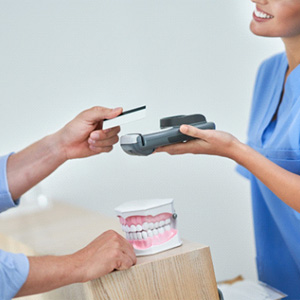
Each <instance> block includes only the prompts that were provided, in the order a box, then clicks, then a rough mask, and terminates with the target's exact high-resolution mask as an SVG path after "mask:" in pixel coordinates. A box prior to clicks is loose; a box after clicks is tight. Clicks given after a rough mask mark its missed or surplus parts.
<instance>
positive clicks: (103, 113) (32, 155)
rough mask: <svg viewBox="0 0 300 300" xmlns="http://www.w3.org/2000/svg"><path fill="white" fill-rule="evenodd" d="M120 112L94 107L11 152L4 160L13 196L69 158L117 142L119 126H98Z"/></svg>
mask: <svg viewBox="0 0 300 300" xmlns="http://www.w3.org/2000/svg"><path fill="white" fill-rule="evenodd" d="M121 112H122V108H116V109H114V110H113V109H109V108H104V107H99V106H97V107H93V108H91V109H88V110H86V111H83V112H82V113H80V114H79V115H78V116H77V117H76V118H74V119H73V120H72V121H71V122H69V123H68V124H67V125H65V126H64V127H63V128H62V129H61V130H59V131H58V132H56V133H54V134H51V135H49V136H46V137H45V138H43V139H41V140H40V141H38V142H36V143H34V144H32V145H30V146H29V147H27V148H25V149H24V150H22V151H20V152H18V153H15V154H13V155H11V156H10V157H9V159H8V161H7V181H8V186H9V190H10V193H11V195H12V198H13V199H14V200H16V199H18V198H19V197H20V196H21V195H22V194H24V193H25V192H26V191H28V190H29V189H30V188H32V187H33V186H34V185H36V184H37V183H38V182H40V181H41V180H42V179H44V178H45V177H47V176H48V175H49V174H51V173H52V172H53V171H54V170H55V169H57V168H58V167H59V166H60V165H61V164H63V163H64V162H65V161H67V160H68V159H72V158H81V157H87V156H91V155H94V154H98V153H102V152H109V151H111V150H112V147H113V145H114V144H115V143H117V142H118V133H119V131H120V127H115V128H112V129H107V130H101V128H102V122H103V119H111V118H114V117H116V116H118V115H119V114H120V113H121Z"/></svg>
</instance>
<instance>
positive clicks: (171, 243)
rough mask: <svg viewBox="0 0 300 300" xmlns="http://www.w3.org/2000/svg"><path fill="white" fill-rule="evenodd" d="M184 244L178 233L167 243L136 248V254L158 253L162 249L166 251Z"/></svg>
mask: <svg viewBox="0 0 300 300" xmlns="http://www.w3.org/2000/svg"><path fill="white" fill-rule="evenodd" d="M181 245H182V241H181V240H180V238H179V236H178V234H176V235H175V236H174V237H172V238H171V239H170V240H169V241H167V242H166V243H163V244H161V245H157V246H152V247H149V248H147V249H135V248H134V252H135V254H136V256H146V255H152V254H156V253H159V252H162V251H166V250H169V249H172V248H175V247H179V246H181Z"/></svg>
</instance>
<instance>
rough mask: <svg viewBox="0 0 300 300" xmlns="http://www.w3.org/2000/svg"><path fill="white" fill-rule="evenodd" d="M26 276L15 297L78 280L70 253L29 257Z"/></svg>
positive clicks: (44, 290)
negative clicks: (28, 268) (28, 267)
mask: <svg viewBox="0 0 300 300" xmlns="http://www.w3.org/2000/svg"><path fill="white" fill-rule="evenodd" d="M28 259H29V263H30V270H29V274H28V278H27V280H26V282H25V283H24V285H23V286H22V288H21V289H20V290H19V292H18V294H17V295H16V297H21V296H26V295H32V294H39V293H44V292H47V291H50V290H53V289H56V288H59V287H62V286H65V285H68V284H72V283H76V282H79V279H78V278H77V277H76V276H77V274H78V272H76V265H75V264H74V259H72V256H71V255H65V256H42V257H29V258H28Z"/></svg>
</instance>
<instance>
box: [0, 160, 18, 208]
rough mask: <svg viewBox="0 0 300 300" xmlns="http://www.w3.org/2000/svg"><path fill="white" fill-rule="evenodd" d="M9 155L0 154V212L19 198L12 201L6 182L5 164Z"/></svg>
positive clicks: (11, 205) (14, 204)
mask: <svg viewBox="0 0 300 300" xmlns="http://www.w3.org/2000/svg"><path fill="white" fill-rule="evenodd" d="M10 155H11V154H8V155H5V156H0V213H1V212H3V211H5V210H7V209H9V208H12V207H15V206H17V205H18V204H19V200H18V201H13V199H12V197H11V194H10V192H9V188H8V183H7V176H6V166H7V159H8V157H9V156H10Z"/></svg>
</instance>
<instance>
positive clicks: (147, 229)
mask: <svg viewBox="0 0 300 300" xmlns="http://www.w3.org/2000/svg"><path fill="white" fill-rule="evenodd" d="M171 229H172V227H171V219H170V218H169V219H166V220H161V221H159V222H154V223H150V222H149V223H148V222H144V223H143V224H137V225H133V224H132V225H130V226H128V225H122V230H123V231H124V232H125V233H126V239H128V240H139V241H140V240H146V239H147V238H148V237H150V238H152V237H153V236H156V235H159V234H163V233H164V232H165V231H169V230H171Z"/></svg>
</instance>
